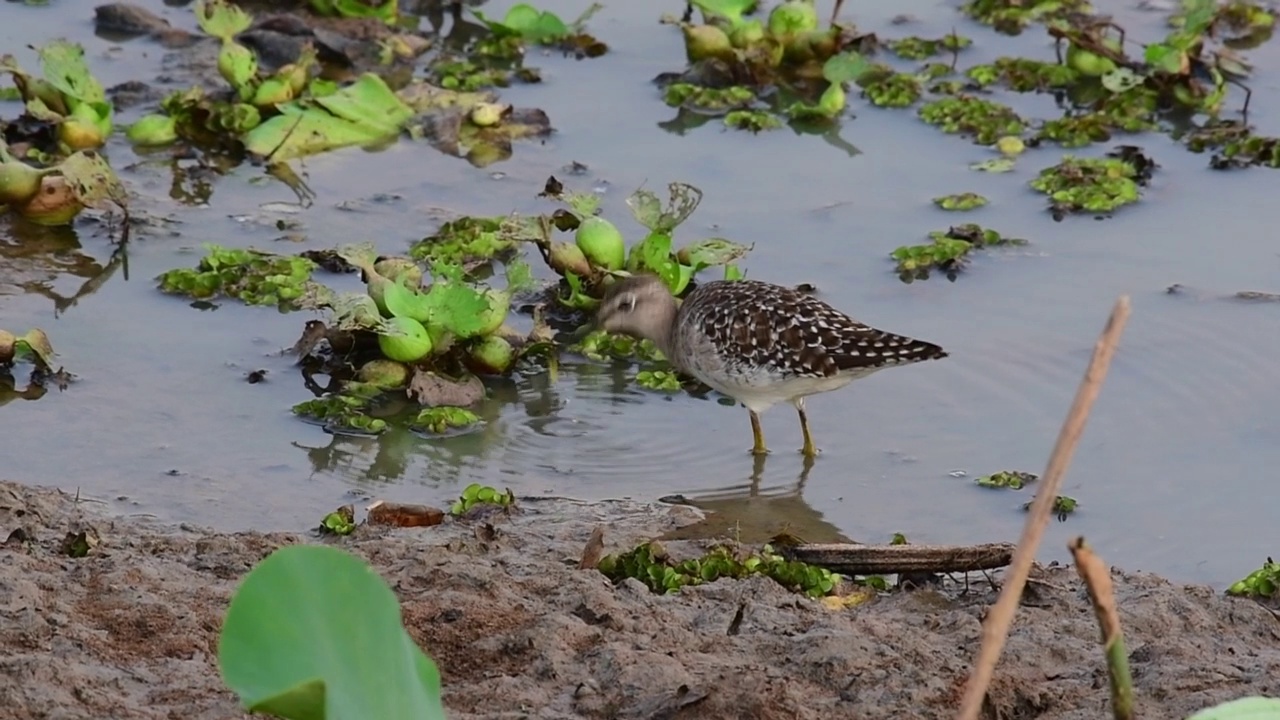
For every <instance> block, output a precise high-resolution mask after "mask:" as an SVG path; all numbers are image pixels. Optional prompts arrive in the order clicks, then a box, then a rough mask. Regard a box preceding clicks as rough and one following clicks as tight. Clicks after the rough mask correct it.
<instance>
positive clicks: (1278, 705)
mask: <svg viewBox="0 0 1280 720" xmlns="http://www.w3.org/2000/svg"><path fill="white" fill-rule="evenodd" d="M1187 720H1280V699H1277V698H1269V697H1262V696H1259V695H1255V696H1251V697H1243V698H1237V699H1235V700H1229V701H1227V702H1224V703H1219V704H1217V705H1214V706H1213V707H1210V708H1205V709H1204V710H1201V711H1200V712H1198V713H1196V714H1195V715H1192V716H1191V717H1189V718H1187Z"/></svg>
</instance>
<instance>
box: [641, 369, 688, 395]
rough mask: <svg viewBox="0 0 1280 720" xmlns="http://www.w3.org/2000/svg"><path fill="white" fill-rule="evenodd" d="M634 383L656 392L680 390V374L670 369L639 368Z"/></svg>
mask: <svg viewBox="0 0 1280 720" xmlns="http://www.w3.org/2000/svg"><path fill="white" fill-rule="evenodd" d="M636 384H637V385H639V386H640V387H642V388H645V389H647V390H656V391H658V392H666V393H676V392H680V390H681V389H682V387H683V386H682V385H681V384H680V376H679V375H677V374H675V373H674V372H671V371H670V370H641V371H640V372H638V373H636Z"/></svg>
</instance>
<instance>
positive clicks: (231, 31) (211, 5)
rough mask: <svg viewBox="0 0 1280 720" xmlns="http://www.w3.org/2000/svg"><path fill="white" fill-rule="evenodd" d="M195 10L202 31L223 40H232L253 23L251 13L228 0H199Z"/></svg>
mask: <svg viewBox="0 0 1280 720" xmlns="http://www.w3.org/2000/svg"><path fill="white" fill-rule="evenodd" d="M195 12H196V23H197V24H198V25H199V26H200V30H201V32H203V33H205V34H206V35H211V36H213V37H215V38H217V39H219V40H222V41H227V40H230V39H231V38H233V37H235V36H236V35H239V34H240V33H242V32H244V31H245V30H248V29H249V26H250V25H252V24H253V18H252V17H250V15H249V13H247V12H245V11H244V10H242V9H240V6H238V5H234V4H232V3H230V2H227V0H197V2H196V5H195Z"/></svg>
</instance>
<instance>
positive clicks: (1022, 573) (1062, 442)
mask: <svg viewBox="0 0 1280 720" xmlns="http://www.w3.org/2000/svg"><path fill="white" fill-rule="evenodd" d="M1128 319H1129V296H1128V295H1122V296H1120V298H1119V299H1118V300H1116V304H1115V307H1114V308H1112V310H1111V317H1109V318H1108V319H1107V326H1106V328H1104V329H1103V331H1102V336H1101V337H1099V338H1098V342H1097V343H1096V344H1095V345H1094V346H1093V358H1092V359H1091V360H1090V361H1089V368H1088V369H1087V370H1086V371H1085V373H1084V378H1083V379H1082V380H1081V381H1080V387H1079V388H1078V389H1077V390H1076V397H1075V400H1074V401H1073V402H1072V403H1071V410H1070V411H1068V412H1067V419H1066V420H1065V421H1063V423H1062V430H1060V431H1059V432H1058V441H1057V443H1056V444H1055V445H1054V446H1053V453H1052V454H1051V455H1049V464H1048V465H1047V466H1046V468H1045V471H1044V476H1043V477H1042V478H1041V481H1040V488H1039V489H1038V490H1037V491H1036V497H1035V500H1033V501H1032V502H1031V508H1030V511H1029V512H1028V514H1027V522H1026V524H1025V525H1023V527H1022V537H1021V538H1020V539H1019V540H1018V549H1017V550H1015V551H1014V552H1013V561H1012V562H1010V563H1009V570H1008V573H1007V574H1006V575H1005V583H1004V587H1003V588H1001V589H1000V597H998V598H996V604H995V605H994V606H993V607H992V608H991V612H990V613H988V614H987V620H986V622H984V623H983V624H982V647H981V648H979V649H978V658H977V660H976V661H975V663H974V667H973V673H972V674H970V676H969V682H968V685H967V686H966V687H965V693H964V698H963V700H961V702H960V712H959V713H958V714H957V715H956V717H957V719H958V720H977V718H978V712H979V711H980V710H981V709H982V701H983V699H984V698H985V697H986V694H987V687H988V686H989V685H990V684H991V675H992V674H993V673H994V672H995V669H996V663H997V662H999V660H1000V653H1001V651H1003V650H1004V643H1005V640H1006V639H1007V637H1008V635H1009V626H1010V625H1012V624H1013V615H1014V613H1015V612H1016V611H1017V608H1018V598H1020V597H1021V596H1022V588H1023V587H1024V586H1025V585H1026V582H1027V575H1028V574H1029V573H1030V572H1031V562H1032V561H1033V560H1034V559H1035V556H1036V549H1037V548H1038V547H1039V546H1040V538H1041V537H1043V536H1044V528H1045V526H1046V525H1048V524H1049V515H1050V510H1051V509H1052V507H1053V501H1054V499H1055V498H1056V497H1057V496H1058V486H1059V485H1061V484H1062V476H1063V475H1065V474H1066V472H1067V466H1068V465H1070V464H1071V456H1072V455H1073V454H1074V453H1075V449H1076V445H1077V444H1079V442H1080V435H1081V434H1083V433H1084V425H1085V421H1087V420H1088V419H1089V410H1090V409H1091V408H1092V407H1093V401H1094V400H1096V399H1097V398H1098V391H1099V390H1101V389H1102V381H1103V380H1104V379H1105V378H1106V377H1107V369H1108V368H1109V367H1110V366H1111V358H1112V356H1114V355H1115V352H1116V346H1117V345H1118V344H1119V342H1120V334H1121V332H1123V331H1124V324H1125V322H1126V321H1127V320H1128Z"/></svg>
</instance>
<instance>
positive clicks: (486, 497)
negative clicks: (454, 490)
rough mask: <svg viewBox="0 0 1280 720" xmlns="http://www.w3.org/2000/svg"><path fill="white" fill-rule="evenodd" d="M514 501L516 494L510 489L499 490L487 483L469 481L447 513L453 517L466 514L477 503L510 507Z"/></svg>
mask: <svg viewBox="0 0 1280 720" xmlns="http://www.w3.org/2000/svg"><path fill="white" fill-rule="evenodd" d="M515 501H516V496H515V495H514V494H512V492H511V491H510V490H507V491H505V492H499V491H498V490H495V489H493V488H491V487H489V486H488V485H481V484H480V483H471V484H470V485H468V486H467V487H466V488H464V489H463V491H462V495H460V496H459V497H458V499H457V501H456V502H454V503H453V505H452V506H451V507H450V508H449V514H450V515H453V516H454V517H458V516H460V515H466V514H467V513H468V512H470V511H471V510H472V508H475V507H476V506H478V505H493V506H495V507H499V508H505V507H510V506H511V505H512V504H513V503H514V502H515Z"/></svg>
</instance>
